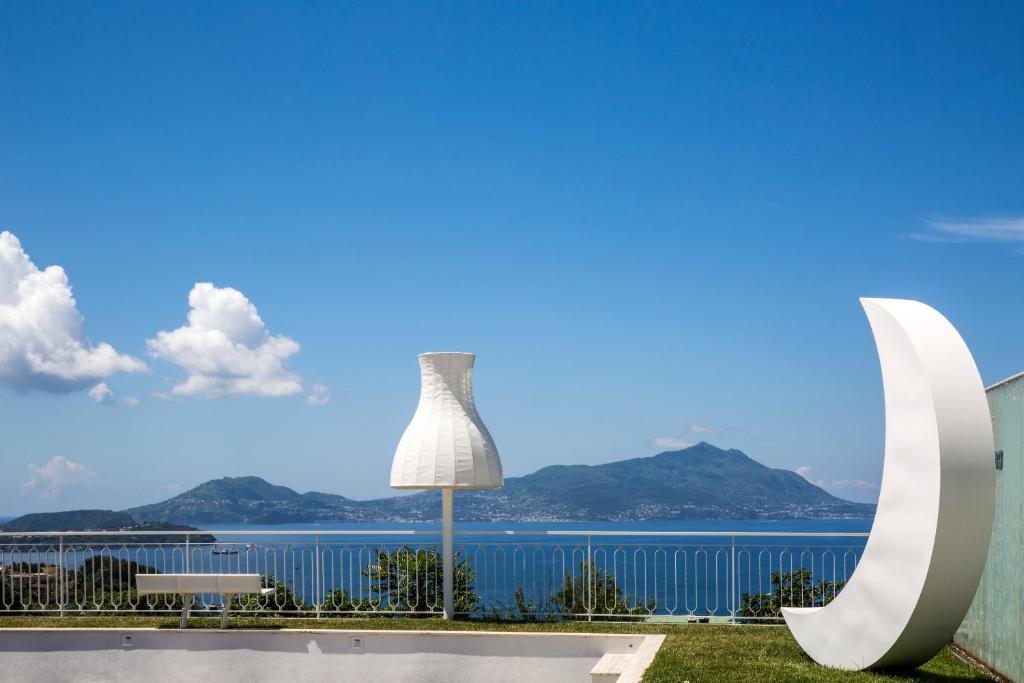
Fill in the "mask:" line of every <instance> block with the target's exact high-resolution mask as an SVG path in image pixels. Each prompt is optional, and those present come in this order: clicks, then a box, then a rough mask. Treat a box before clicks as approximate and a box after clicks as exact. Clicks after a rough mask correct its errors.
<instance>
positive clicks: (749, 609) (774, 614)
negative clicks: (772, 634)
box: [740, 569, 846, 620]
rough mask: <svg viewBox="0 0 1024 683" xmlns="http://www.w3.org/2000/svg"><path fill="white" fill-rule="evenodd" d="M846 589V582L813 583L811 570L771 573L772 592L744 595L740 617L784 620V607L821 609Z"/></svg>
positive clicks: (823, 581) (821, 581) (822, 581)
mask: <svg viewBox="0 0 1024 683" xmlns="http://www.w3.org/2000/svg"><path fill="white" fill-rule="evenodd" d="M844 585H846V582H845V581H838V582H832V581H825V580H824V579H822V580H820V581H818V582H817V583H815V582H814V576H813V575H812V574H811V572H810V570H807V569H798V570H796V571H792V572H786V573H781V572H772V575H771V587H772V588H771V591H770V592H768V593H744V594H743V596H742V599H741V602H740V616H743V617H747V618H766V619H776V620H777V619H781V618H782V608H783V607H821V606H823V605H827V604H828V603H830V602H832V600H834V599H835V597H836V595H838V594H839V591H840V590H842V588H843V586H844Z"/></svg>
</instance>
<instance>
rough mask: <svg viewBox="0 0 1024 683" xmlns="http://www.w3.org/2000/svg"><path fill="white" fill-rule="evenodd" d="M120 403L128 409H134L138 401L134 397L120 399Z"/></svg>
mask: <svg viewBox="0 0 1024 683" xmlns="http://www.w3.org/2000/svg"><path fill="white" fill-rule="evenodd" d="M121 403H122V404H124V405H126V406H128V407H129V408H134V407H136V406H138V405H139V403H140V401H139V399H137V398H135V397H134V396H125V397H124V398H122V399H121Z"/></svg>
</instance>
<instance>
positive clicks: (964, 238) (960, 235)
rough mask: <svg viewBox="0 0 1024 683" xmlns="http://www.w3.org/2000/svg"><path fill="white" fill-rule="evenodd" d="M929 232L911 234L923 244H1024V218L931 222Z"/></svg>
mask: <svg viewBox="0 0 1024 683" xmlns="http://www.w3.org/2000/svg"><path fill="white" fill-rule="evenodd" d="M927 225H928V228H929V230H928V231H927V232H915V233H911V234H910V237H911V239H916V240H920V241H922V242H1024V216H997V217H990V218H966V219H963V220H938V219H936V220H930V221H928V222H927Z"/></svg>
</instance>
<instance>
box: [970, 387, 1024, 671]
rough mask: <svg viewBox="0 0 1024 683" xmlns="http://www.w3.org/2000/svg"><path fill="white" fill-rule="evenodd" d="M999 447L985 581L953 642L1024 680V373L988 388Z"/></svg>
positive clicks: (982, 659) (982, 582) (992, 665)
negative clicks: (1000, 461)
mask: <svg viewBox="0 0 1024 683" xmlns="http://www.w3.org/2000/svg"><path fill="white" fill-rule="evenodd" d="M988 403H989V408H990V409H991V411H992V427H993V430H994V433H995V441H996V450H1001V451H1003V469H1002V470H1000V471H998V472H996V516H995V525H994V526H993V528H992V544H991V546H990V547H989V551H988V561H987V562H986V564H985V573H984V575H983V576H982V580H981V586H980V587H979V588H978V593H977V595H975V596H974V603H973V604H972V605H971V609H970V611H969V612H968V613H967V618H966V619H964V623H963V624H961V625H960V629H959V630H958V631H957V633H956V636H955V637H954V638H953V641H954V642H955V643H956V644H957V645H960V646H961V647H962V648H964V649H965V650H967V651H968V652H970V653H971V654H973V655H974V656H975V657H977V658H978V659H980V660H981V661H983V662H985V663H986V664H988V665H989V666H991V667H992V668H994V669H995V670H996V671H999V672H1000V673H1002V674H1003V675H1004V676H1006V677H1007V678H1010V679H1011V680H1014V681H1024V376H1017V377H1013V378H1011V379H1009V380H1007V381H1005V382H1001V383H999V384H997V385H995V386H993V387H991V388H990V389H989V390H988Z"/></svg>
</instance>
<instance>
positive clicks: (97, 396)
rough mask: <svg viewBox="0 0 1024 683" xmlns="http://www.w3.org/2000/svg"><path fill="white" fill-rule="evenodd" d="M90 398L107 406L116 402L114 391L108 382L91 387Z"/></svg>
mask: <svg viewBox="0 0 1024 683" xmlns="http://www.w3.org/2000/svg"><path fill="white" fill-rule="evenodd" d="M89 398H91V399H92V400H94V401H96V402H97V403H102V404H103V405H105V406H112V405H114V404H115V403H116V401H115V400H114V391H113V390H112V389H111V388H110V387H108V386H107V383H106V382H100V383H99V384H97V385H96V386H94V387H93V388H92V389H90V390H89Z"/></svg>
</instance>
